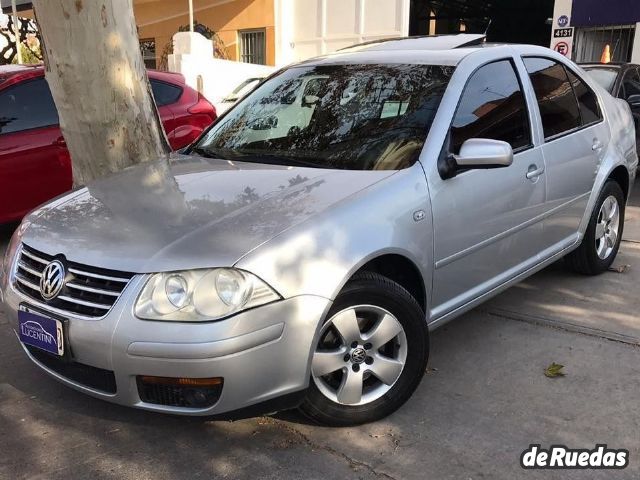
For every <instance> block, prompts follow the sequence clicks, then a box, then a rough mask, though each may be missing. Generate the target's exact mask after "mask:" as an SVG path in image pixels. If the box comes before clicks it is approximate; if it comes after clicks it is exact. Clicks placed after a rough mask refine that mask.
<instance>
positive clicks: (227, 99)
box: [222, 93, 240, 103]
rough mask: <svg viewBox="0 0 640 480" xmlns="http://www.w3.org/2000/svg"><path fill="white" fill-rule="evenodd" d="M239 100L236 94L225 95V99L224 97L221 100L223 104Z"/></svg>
mask: <svg viewBox="0 0 640 480" xmlns="http://www.w3.org/2000/svg"><path fill="white" fill-rule="evenodd" d="M239 98H240V96H239V95H238V94H236V93H230V94H229V95H227V96H226V97H224V98H223V99H222V101H223V102H225V103H235V102H237V101H238V99H239Z"/></svg>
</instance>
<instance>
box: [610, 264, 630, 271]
mask: <svg viewBox="0 0 640 480" xmlns="http://www.w3.org/2000/svg"><path fill="white" fill-rule="evenodd" d="M630 268H631V265H618V266H617V267H609V271H610V272H615V273H625V272H626V271H627V270H629V269H630Z"/></svg>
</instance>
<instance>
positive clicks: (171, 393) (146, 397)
mask: <svg viewBox="0 0 640 480" xmlns="http://www.w3.org/2000/svg"><path fill="white" fill-rule="evenodd" d="M137 383H138V395H139V396H140V400H142V401H143V402H146V403H153V404H156V405H166V406H169V407H184V408H208V407H211V406H213V405H214V404H215V403H216V402H217V401H218V399H219V398H220V394H221V393H222V383H220V384H219V385H212V386H207V387H194V386H186V385H168V384H158V383H150V382H146V381H145V380H144V377H140V376H139V377H137Z"/></svg>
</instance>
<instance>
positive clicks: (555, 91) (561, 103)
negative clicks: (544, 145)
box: [523, 57, 581, 139]
mask: <svg viewBox="0 0 640 480" xmlns="http://www.w3.org/2000/svg"><path fill="white" fill-rule="evenodd" d="M523 61H524V64H525V66H526V68H527V72H528V73H529V77H530V78H531V83H532V84H533V89H534V90H535V92H536V98H537V100H538V106H539V107H540V115H541V117H542V127H543V130H544V136H545V139H549V138H551V137H554V136H556V135H560V134H562V133H565V132H568V131H570V130H574V129H576V128H578V127H580V125H581V119H580V109H579V107H578V102H577V100H576V97H575V95H574V93H573V87H572V86H571V83H570V82H569V77H568V76H567V72H566V70H565V68H564V66H563V65H562V64H560V63H558V62H555V61H553V60H551V59H548V58H538V57H527V58H524V59H523Z"/></svg>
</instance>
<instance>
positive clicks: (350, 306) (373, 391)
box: [300, 272, 429, 426]
mask: <svg viewBox="0 0 640 480" xmlns="http://www.w3.org/2000/svg"><path fill="white" fill-rule="evenodd" d="M428 355H429V344H428V330H427V326H426V321H425V315H424V312H423V311H422V309H421V308H420V306H419V305H418V303H417V302H416V300H415V299H414V298H413V297H412V296H411V295H410V294H409V293H408V292H407V291H406V290H405V289H404V288H402V287H401V286H400V285H398V284H397V283H395V282H393V281H391V280H389V279H388V278H386V277H383V276H381V275H379V274H376V273H368V272H365V273H362V274H358V275H357V276H356V277H354V278H353V279H352V280H351V281H349V283H347V285H346V286H345V288H344V289H343V291H342V292H341V293H340V295H338V297H337V298H336V301H335V302H334V305H333V307H332V308H331V310H330V311H329V314H328V319H327V320H326V322H325V323H324V325H323V326H322V329H321V331H320V335H319V339H318V343H317V345H316V347H315V350H314V353H313V359H312V366H311V382H310V386H309V391H308V393H307V397H306V398H305V400H304V402H303V403H302V405H301V407H300V408H301V410H302V411H303V412H304V413H305V414H306V415H307V416H308V417H310V418H311V419H313V420H315V421H316V422H318V423H322V424H325V425H331V426H348V425H357V424H361V423H366V422H372V421H375V420H378V419H380V418H383V417H385V416H387V415H389V414H390V413H392V412H393V411H395V410H396V409H397V408H399V407H400V406H401V405H402V404H403V403H404V402H406V401H407V399H408V398H409V397H410V396H411V394H412V393H413V392H414V390H415V389H416V388H417V386H418V384H419V383H420V380H421V379H422V377H423V374H424V369H425V367H426V364H427V359H428Z"/></svg>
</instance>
